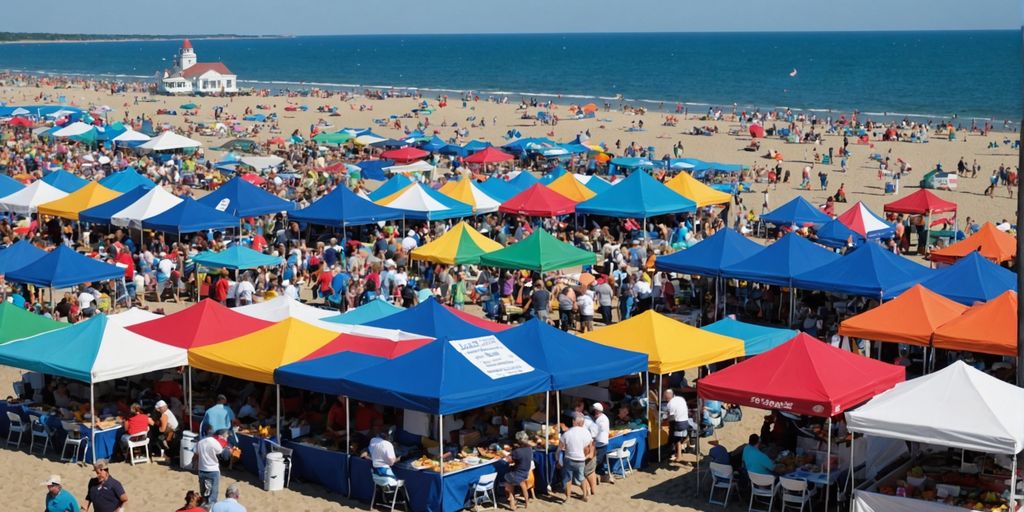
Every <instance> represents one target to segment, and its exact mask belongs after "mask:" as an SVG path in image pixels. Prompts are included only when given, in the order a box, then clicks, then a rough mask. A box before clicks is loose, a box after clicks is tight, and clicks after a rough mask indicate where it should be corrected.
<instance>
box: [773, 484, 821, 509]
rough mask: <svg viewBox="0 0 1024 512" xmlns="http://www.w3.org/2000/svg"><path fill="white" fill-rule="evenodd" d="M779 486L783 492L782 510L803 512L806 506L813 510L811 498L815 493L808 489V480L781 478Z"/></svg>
mask: <svg viewBox="0 0 1024 512" xmlns="http://www.w3.org/2000/svg"><path fill="white" fill-rule="evenodd" d="M779 486H780V487H781V491H782V510H783V512H785V511H786V510H799V511H800V512H803V510H804V506H806V507H807V510H811V498H813V497H814V494H815V491H814V490H812V489H810V488H808V486H807V480H797V479H795V478H780V479H779Z"/></svg>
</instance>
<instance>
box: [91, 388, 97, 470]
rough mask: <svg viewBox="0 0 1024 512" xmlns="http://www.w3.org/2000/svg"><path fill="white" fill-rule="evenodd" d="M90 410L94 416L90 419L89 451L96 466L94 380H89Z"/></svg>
mask: <svg viewBox="0 0 1024 512" xmlns="http://www.w3.org/2000/svg"><path fill="white" fill-rule="evenodd" d="M89 409H90V410H89V413H90V414H91V415H92V416H91V417H90V418H89V421H90V423H91V426H90V428H89V437H90V439H89V449H90V450H92V463H93V464H96V385H95V384H93V382H92V379H89Z"/></svg>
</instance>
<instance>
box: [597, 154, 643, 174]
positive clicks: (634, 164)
mask: <svg viewBox="0 0 1024 512" xmlns="http://www.w3.org/2000/svg"><path fill="white" fill-rule="evenodd" d="M608 168H609V170H611V171H612V172H611V174H615V172H614V171H615V170H617V169H620V168H621V169H626V170H629V171H635V170H637V169H653V168H654V162H652V161H651V160H650V159H647V158H640V157H635V156H617V157H615V158H612V160H611V161H610V162H608Z"/></svg>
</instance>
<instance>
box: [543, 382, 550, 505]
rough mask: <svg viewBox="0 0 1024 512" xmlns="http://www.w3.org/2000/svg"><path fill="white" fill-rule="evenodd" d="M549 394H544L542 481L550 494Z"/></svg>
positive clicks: (548, 392)
mask: <svg viewBox="0 0 1024 512" xmlns="http://www.w3.org/2000/svg"><path fill="white" fill-rule="evenodd" d="M550 423H551V392H550V391H545V392H544V480H546V481H547V483H548V489H547V490H548V492H551V478H549V475H550V474H551V471H550V469H549V468H548V454H549V453H551V432H550V430H551V427H550V426H549V424H550Z"/></svg>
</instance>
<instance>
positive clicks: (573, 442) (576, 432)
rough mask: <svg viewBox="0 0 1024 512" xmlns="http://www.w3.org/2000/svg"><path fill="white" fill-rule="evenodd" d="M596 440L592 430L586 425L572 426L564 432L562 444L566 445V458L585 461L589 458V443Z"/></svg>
mask: <svg viewBox="0 0 1024 512" xmlns="http://www.w3.org/2000/svg"><path fill="white" fill-rule="evenodd" d="M592 442H594V438H593V437H592V436H591V435H590V431H589V430H587V429H586V428H584V427H572V428H570V429H569V430H568V431H566V432H565V434H562V446H563V447H565V448H564V449H565V458H567V459H569V460H572V461H576V462H583V461H585V460H587V455H586V449H587V445H589V444H590V443H592Z"/></svg>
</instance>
